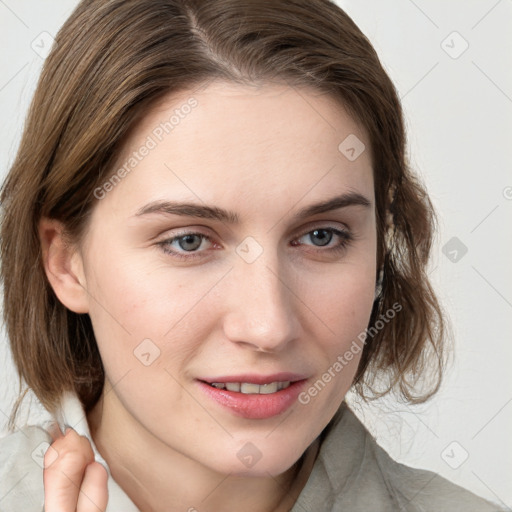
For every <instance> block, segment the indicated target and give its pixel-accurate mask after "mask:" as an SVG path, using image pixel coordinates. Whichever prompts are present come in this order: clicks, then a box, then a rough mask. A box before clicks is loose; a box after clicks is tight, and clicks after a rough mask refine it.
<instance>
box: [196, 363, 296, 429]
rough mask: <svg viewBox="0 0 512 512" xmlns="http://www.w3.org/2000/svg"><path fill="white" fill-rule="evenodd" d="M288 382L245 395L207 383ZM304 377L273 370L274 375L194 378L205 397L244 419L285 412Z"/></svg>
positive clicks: (293, 400)
mask: <svg viewBox="0 0 512 512" xmlns="http://www.w3.org/2000/svg"><path fill="white" fill-rule="evenodd" d="M286 381H290V386H289V387H287V388H286V389H282V390H280V391H276V392H275V393H270V394H267V395H264V394H245V393H238V392H236V391H228V390H227V389H217V388H214V387H213V386H211V385H210V384H211V383H213V382H222V383H228V382H251V383H253V384H260V385H262V384H270V383H271V382H286ZM305 382H306V378H305V377H304V376H303V375H298V374H292V373H287V372H283V373H277V374H274V375H267V376H263V375H230V376H219V377H212V378H210V377H208V378H203V379H201V380H198V381H197V383H198V385H199V388H200V389H201V391H202V392H203V393H205V395H206V396H207V397H209V398H210V399H212V400H213V401H215V402H217V403H218V404H220V405H221V406H223V407H226V408H228V409H230V410H231V412H232V413H234V414H235V415H237V416H242V417H244V418H248V419H266V418H271V417H273V416H277V415H278V414H282V413H283V412H284V411H286V410H287V409H288V408H289V407H290V406H291V405H292V404H293V403H294V402H295V401H296V400H297V397H298V396H299V394H300V392H301V390H302V388H303V387H304V384H305Z"/></svg>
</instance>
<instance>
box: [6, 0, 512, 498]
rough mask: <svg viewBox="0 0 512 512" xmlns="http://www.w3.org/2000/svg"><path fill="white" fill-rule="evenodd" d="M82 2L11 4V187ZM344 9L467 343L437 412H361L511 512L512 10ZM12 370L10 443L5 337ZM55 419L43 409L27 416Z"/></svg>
mask: <svg viewBox="0 0 512 512" xmlns="http://www.w3.org/2000/svg"><path fill="white" fill-rule="evenodd" d="M76 3H77V2H76V1H74V0H59V1H52V2H51V3H50V2H46V1H40V0H38V1H28V0H16V1H14V0H0V38H1V39H0V48H1V53H0V70H1V72H0V113H1V114H0V115H1V125H0V171H1V175H2V178H3V176H5V173H6V171H7V169H8V167H9V164H10V163H11V162H12V160H13V158H14V155H15V152H16V148H17V145H18V142H19V139H20V135H21V128H22V125H23V121H24V117H25V114H26V109H27V106H28V102H29V100H30V98H31V95H32V93H33V90H34V88H35V82H36V80H37V77H38V74H39V71H40V67H41V64H42V62H43V60H42V58H41V57H40V56H39V55H38V54H37V53H36V52H35V51H34V50H33V49H32V47H31V45H32V42H33V41H34V40H36V41H39V40H40V37H39V36H40V34H41V33H42V32H48V33H49V34H51V35H55V34H56V32H57V31H58V29H59V27H60V26H61V24H62V23H63V22H64V20H65V19H66V18H67V16H68V15H69V14H70V12H71V11H72V9H73V8H74V6H75V5H76ZM338 3H339V5H340V6H342V7H343V8H344V9H345V10H346V11H347V12H348V14H349V15H350V16H351V17H352V18H353V19H354V21H355V22H356V23H357V24H358V25H359V27H360V28H361V29H362V30H363V32H364V33H365V34H366V35H367V36H368V38H369V39H370V41H371V42H372V43H373V44H374V46H375V48H376V50H377V52H378V53H379V55H380V58H381V60H382V62H383V64H384V66H385V68H386V69H387V71H388V73H389V74H390V76H391V78H392V80H393V81H394V83H395V84H396V86H397V89H398V91H399V93H400V96H401V98H402V101H403V106H404V109H405V114H406V119H407V129H408V136H409V143H410V146H409V154H410V160H411V163H412V165H413V167H414V168H415V169H417V171H418V172H419V173H420V174H421V175H422V177H423V179H424V181H425V182H426V183H427V187H428V189H429V192H430V194H431V197H432V199H433V201H434V203H435V205H436V207H437V209H438V211H439V213H440V219H441V226H440V233H439V237H438V245H437V247H436V250H435V254H434V258H433V262H432V277H433V279H434V283H435V285H436V288H437V290H438V291H439V294H440V297H441V299H442V301H443V304H444V306H445V308H446V309H447V310H448V312H449V314H450V317H451V320H452V325H453V331H454V334H455V339H456V353H455V362H454V364H453V366H452V367H451V369H450V371H449V373H448V376H447V379H446V381H445V384H444V386H443V389H442V391H441V392H440V393H439V394H438V395H437V396H436V397H435V398H434V399H433V400H432V401H431V402H429V403H428V404H426V405H423V406H421V407H411V406H407V405H403V404H396V403H395V402H393V401H392V400H383V401H380V402H379V403H375V404H373V405H371V406H362V405H361V406H358V407H357V408H356V412H357V413H358V415H359V416H360V417H361V418H362V419H363V421H364V422H365V424H366V425H367V426H368V428H370V430H371V431H372V432H373V433H374V434H375V435H376V436H377V439H378V441H379V443H380V444H381V445H382V446H384V447H385V448H386V449H387V450H388V451H389V453H390V454H391V455H392V456H393V457H394V458H396V459H398V460H400V461H402V462H404V463H407V464H409V465H411V466H414V467H421V468H427V469H430V470H432V471H435V472H436V473H439V474H441V475H442V476H444V477H446V478H448V479H450V480H452V481H453V482H456V483H458V484H459V485H462V486H464V487H466V488H469V489H471V490H472V491H473V492H475V493H477V494H480V495H481V496H484V497H486V498H488V499H491V500H493V501H495V502H497V503H500V504H501V505H502V506H503V505H507V506H508V507H511V508H512V486H511V485H510V482H512V442H511V440H510V433H511V432H512V378H511V377H510V372H509V369H510V365H511V362H512V358H511V356H512V336H511V334H512V271H511V270H510V268H511V264H512V243H511V239H512V222H511V219H512V172H511V171H512V156H511V152H510V146H511V144H512V123H511V120H512V65H511V64H512V37H511V35H510V34H511V33H512V0H498V1H497V0H471V1H469V0H450V1H449V2H448V1H446V0H445V1H442V0H429V1H426V0H416V1H412V0H344V1H339V2H338ZM453 32H457V34H453ZM43 37H45V36H43ZM38 38H39V39H38ZM466 44H467V45H468V48H467V49H466V50H465V51H464V52H463V53H461V52H462V50H463V49H464V48H465V46H466ZM450 54H451V55H450ZM459 54H460V55H459ZM455 57H456V58H455ZM453 237H457V239H458V240H459V241H460V242H461V243H463V244H464V245H465V246H466V247H467V253H466V254H465V255H464V256H463V257H462V258H460V254H461V253H460V250H459V253H458V257H459V258H460V259H459V260H458V261H457V262H452V261H450V259H449V258H448V257H447V256H445V255H444V254H443V253H442V248H443V246H445V244H446V243H448V242H449V240H451V239H452V238H453ZM452 243H453V242H452ZM457 243H458V242H457ZM448 247H450V246H448ZM450 250H451V249H450ZM453 254H454V253H452V257H453ZM27 293H28V291H27ZM0 371H1V375H2V378H1V379H0V433H1V432H2V429H3V427H4V426H5V424H6V421H7V414H8V412H9V410H10V407H11V405H12V403H13V400H14V395H15V390H16V386H17V380H16V379H15V373H14V369H13V367H12V362H11V359H10V354H9V352H8V348H7V342H6V340H5V334H4V333H3V336H2V337H1V338H0ZM44 417H46V416H45V414H44V412H43V411H41V408H40V407H38V406H37V403H33V406H32V408H31V410H30V411H26V415H22V418H21V419H22V420H23V419H28V421H29V422H30V423H37V422H38V421H40V420H41V419H43V418H44ZM466 456H467V459H466V460H465V461H464V462H462V460H463V459H464V458H465V457H466ZM461 462H462V463H461ZM459 464H460V465H459ZM451 466H458V467H457V468H455V469H454V468H453V467H451Z"/></svg>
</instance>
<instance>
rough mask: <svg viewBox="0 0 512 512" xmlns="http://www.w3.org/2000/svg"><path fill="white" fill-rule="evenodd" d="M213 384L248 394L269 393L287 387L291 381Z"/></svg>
mask: <svg viewBox="0 0 512 512" xmlns="http://www.w3.org/2000/svg"><path fill="white" fill-rule="evenodd" d="M211 385H212V386H213V387H214V388H217V389H227V390H228V391H236V392H238V393H244V394H246V395H251V394H259V395H268V394H269V393H275V392H276V391H281V389H286V388H287V387H288V386H289V385H290V381H289V380H288V381H285V382H271V383H270V384H261V385H260V384H253V383H251V382H212V383H211Z"/></svg>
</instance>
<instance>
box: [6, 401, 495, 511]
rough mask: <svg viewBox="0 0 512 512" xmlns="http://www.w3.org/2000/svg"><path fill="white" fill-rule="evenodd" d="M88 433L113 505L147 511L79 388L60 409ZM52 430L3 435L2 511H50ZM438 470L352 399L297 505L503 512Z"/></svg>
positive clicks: (330, 429)
mask: <svg viewBox="0 0 512 512" xmlns="http://www.w3.org/2000/svg"><path fill="white" fill-rule="evenodd" d="M55 420H56V422H57V423H58V425H59V427H60V428H61V431H62V432H64V431H65V428H66V427H67V426H70V427H72V428H74V429H75V430H76V431H77V432H78V433H79V434H80V435H83V436H86V437H87V438H88V439H89V440H90V442H91V446H92V449H93V451H94V454H95V457H96V460H97V461H98V462H100V463H101V464H103V465H104V466H105V468H106V469H107V472H108V475H109V478H108V493H109V501H108V506H107V512H140V511H139V509H138V508H137V507H136V506H135V505H134V504H133V502H132V501H131V500H130V498H129V497H128V496H127V494H126V493H125V492H124V491H123V489H121V487H120V486H119V485H118V484H117V483H116V482H115V481H114V479H113V478H112V475H111V473H110V469H109V467H108V465H107V463H106V462H105V460H104V459H103V458H102V457H101V455H100V454H99V452H98V450H97V448H96V446H95V444H94V442H93V440H92V437H91V435H90V432H89V428H88V424H87V420H86V416H85V412H84V410H83V407H82V405H81V403H80V401H79V399H78V397H77V396H76V395H74V394H72V393H67V394H65V395H64V396H63V398H62V402H61V407H60V410H59V412H58V414H57V415H56V417H55ZM51 442H52V437H51V435H50V434H49V432H48V431H47V430H46V429H45V428H44V427H43V426H26V427H24V428H22V429H19V430H18V431H16V432H15V433H12V434H9V435H8V436H6V437H4V438H2V439H0V512H18V511H19V512H42V511H44V487H43V457H44V454H45V452H46V450H47V448H48V446H49V445H50V444H51ZM502 510H504V509H500V508H499V507H498V506H497V505H493V504H492V503H489V502H488V501H486V500H484V499H482V498H479V497H478V496H476V495H474V494H472V493H471V492H469V491H467V490H466V489H463V488H462V487H459V486H457V485H455V484H453V483H451V482H449V481H448V480H446V479H444V478H442V477H440V476H439V475H437V474H436V473H433V472H430V471H425V470H420V469H414V468H410V467H408V466H406V465H403V464H400V463H398V462H396V461H394V460H393V459H391V458H390V457H389V455H388V454H387V453H386V452H385V451H384V450H383V449H382V448H381V447H380V446H379V445H378V444H377V442H376V441H375V439H374V438H373V437H372V436H371V435H370V433H369V432H368V431H367V430H366V428H365V427H364V426H363V424H362V423H361V422H360V421H359V419H358V418H357V417H356V416H355V414H354V413H353V412H352V411H351V410H350V409H349V408H348V407H347V405H346V404H345V403H343V404H342V406H341V407H340V409H339V410H338V411H337V413H336V414H335V416H334V418H333V419H332V420H331V422H330V423H329V425H328V426H327V427H326V428H325V429H324V431H323V432H322V434H321V445H320V450H319V452H318V456H317V458H316V461H315V464H314V466H313V470H312V472H311V474H310V476H309V479H308V481H307V483H306V485H305V487H304V488H303V490H302V492H301V494H300V496H299V498H298V500H297V502H296V503H295V505H294V507H293V508H292V511H291V512H500V511H502Z"/></svg>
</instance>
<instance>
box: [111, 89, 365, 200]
mask: <svg viewBox="0 0 512 512" xmlns="http://www.w3.org/2000/svg"><path fill="white" fill-rule="evenodd" d="M145 147H146V149H144V148H145ZM148 148H149V149H148ZM347 150H348V152H347ZM142 153H144V156H142V157H141V154H142ZM121 168H125V170H128V172H124V173H123V178H122V180H121V182H120V183H119V184H117V185H116V187H115V190H114V191H113V192H111V193H109V194H108V199H109V201H112V202H114V203H118V206H119V207H120V208H121V207H122V204H121V203H123V202H124V203H126V202H130V201H131V202H132V203H133V206H135V203H138V205H139V206H140V203H142V202H144V201H149V200H155V199H169V196H170V195H172V198H177V199H195V200H197V199H200V200H202V201H205V202H209V203H210V202H213V203H219V202H220V201H231V202H232V203H236V202H240V201H242V202H244V204H245V205H246V206H248V205H249V204H250V203H251V202H253V203H258V202H259V201H264V200H265V199H267V200H269V199H270V200H273V199H278V198H279V199H280V201H281V202H283V201H287V202H288V203H293V202H295V203H297V202H298V201H299V200H300V199H301V198H303V197H305V196H308V197H310V198H311V199H312V200H313V199H315V198H317V197H325V195H326V194H327V193H329V192H330V191H331V190H333V189H336V190H333V191H332V194H331V195H334V193H336V192H338V191H339V192H343V191H347V190H356V191H359V192H361V193H365V194H366V195H367V196H369V199H370V200H371V199H372V197H373V176H372V174H373V173H372V163H371V156H370V145H369V140H368V137H367V134H366V132H365V130H364V129H362V127H361V126H360V125H359V124H358V123H357V122H356V120H354V119H353V118H352V117H351V116H350V115H349V114H348V113H347V111H346V110H345V108H344V107H343V106H342V104H341V103H339V102H337V101H336V100H335V99H333V98H332V97H330V96H328V95H326V94H322V93H320V92H319V91H317V90H315V89H310V88H300V89H299V88H296V87H290V86H288V85H286V84H260V85H257V86H249V85H247V86H246V85H244V86H242V85H237V84H230V83H226V82H213V83H210V84H209V85H207V86H205V87H203V88H202V89H197V90H195V91H185V92H181V93H179V94H169V95H167V96H165V97H163V98H161V99H160V100H159V101H158V103H157V104H155V105H153V107H152V109H151V110H150V111H149V112H148V113H147V114H146V116H145V117H144V118H143V119H142V120H141V121H140V122H139V123H138V125H137V126H135V128H134V129H133V130H132V132H131V134H130V136H129V138H128V140H127V142H126V144H125V146H124V149H123V151H122V153H121V155H120V158H119V159H118V161H117V163H116V169H121ZM121 190H122V191H123V193H121Z"/></svg>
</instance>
